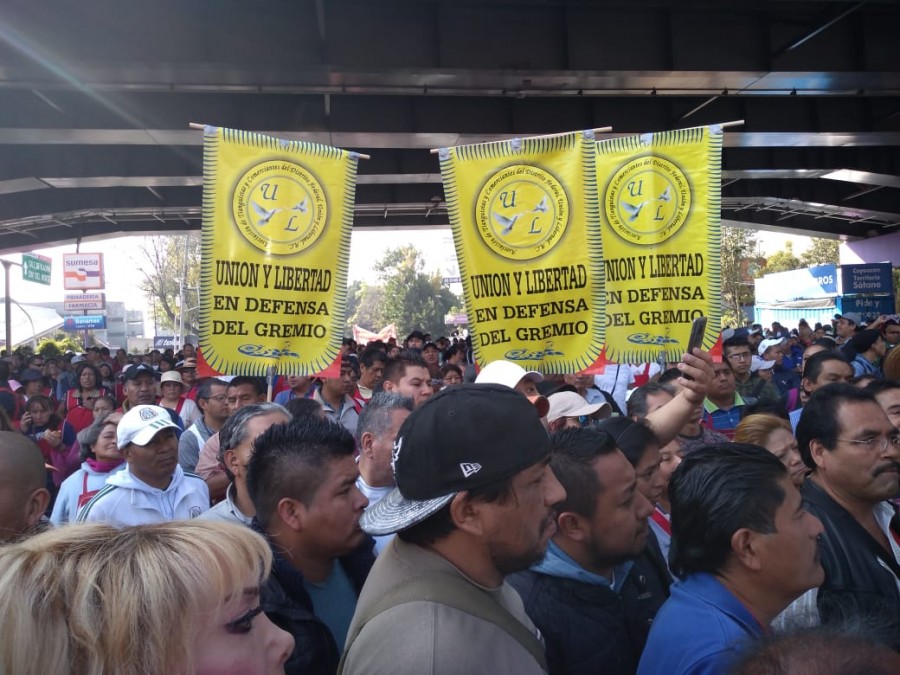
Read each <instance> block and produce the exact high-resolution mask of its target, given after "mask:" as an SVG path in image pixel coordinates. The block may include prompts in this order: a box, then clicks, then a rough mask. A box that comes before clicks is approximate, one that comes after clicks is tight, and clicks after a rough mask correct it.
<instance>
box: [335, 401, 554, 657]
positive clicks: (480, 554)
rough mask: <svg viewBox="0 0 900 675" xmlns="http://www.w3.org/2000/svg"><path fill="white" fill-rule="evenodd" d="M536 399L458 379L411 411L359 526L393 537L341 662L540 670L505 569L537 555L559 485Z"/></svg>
mask: <svg viewBox="0 0 900 675" xmlns="http://www.w3.org/2000/svg"><path fill="white" fill-rule="evenodd" d="M549 460H550V440H549V439H548V437H547V434H546V432H545V431H544V428H543V426H542V425H541V422H540V418H539V417H538V413H537V411H536V410H535V408H534V406H533V405H532V404H531V402H530V401H529V400H528V399H527V398H525V397H524V396H522V395H521V394H520V393H519V392H517V391H514V390H513V389H511V388H509V387H506V386H503V385H497V384H471V385H469V384H461V385H458V386H453V387H448V388H447V389H444V390H443V391H441V392H440V393H438V394H435V395H434V396H432V397H430V398H429V399H428V400H427V401H425V402H424V403H422V405H420V406H418V407H417V408H416V409H415V410H413V412H412V413H411V414H410V415H409V416H408V417H407V418H406V420H405V421H404V422H403V425H402V426H401V427H400V431H399V434H398V435H397V440H396V442H395V444H394V452H393V466H394V476H395V478H396V482H397V487H396V488H394V489H393V490H392V491H391V492H390V493H388V494H387V495H386V496H385V497H383V498H382V499H381V500H379V502H378V503H377V504H375V506H373V507H372V508H371V509H369V510H368V511H366V512H365V513H364V514H363V516H362V519H361V521H360V522H361V524H362V528H363V529H364V530H365V531H366V532H368V533H369V534H372V535H384V534H390V533H392V532H396V533H397V537H395V538H394V539H393V540H392V541H391V542H390V543H389V544H388V545H387V546H386V547H385V548H384V550H383V551H382V552H381V553H380V554H379V556H378V559H377V560H376V562H375V565H374V567H373V568H372V571H371V573H370V574H369V577H368V579H367V580H366V584H365V586H364V587H363V590H362V593H361V594H360V596H359V603H358V604H357V607H356V613H355V614H354V616H353V622H352V623H351V626H350V631H349V633H348V637H347V642H346V646H345V653H344V663H343V664H342V665H343V668H342V669H339V670H338V672H342V673H344V675H348V674H350V673H365V674H366V675H379V674H384V675H394V674H396V673H431V674H432V675H451V674H456V673H516V674H517V675H539V674H541V673H545V672H546V670H547V669H546V663H545V656H544V646H543V644H542V642H541V639H540V635H539V633H538V631H537V630H536V629H535V627H534V624H533V623H532V622H531V621H530V620H529V618H528V616H527V615H526V614H525V611H524V609H523V607H522V600H521V599H520V598H519V596H518V594H517V593H516V592H515V590H513V589H512V588H511V587H510V586H509V585H508V584H507V583H506V582H505V581H504V578H505V577H506V576H507V575H509V574H512V573H513V572H518V571H520V570H524V569H527V568H528V567H529V566H531V565H533V564H534V563H536V562H538V561H539V560H540V559H541V558H542V557H543V556H544V552H545V550H546V548H547V542H548V541H549V539H550V537H551V536H552V535H553V533H554V531H555V529H556V528H555V515H556V512H555V506H556V505H557V504H559V503H560V502H562V501H563V499H565V496H566V495H565V490H564V489H563V488H562V486H561V485H560V483H559V481H558V480H557V479H556V477H555V476H554V474H553V471H552V470H551V469H550V466H549Z"/></svg>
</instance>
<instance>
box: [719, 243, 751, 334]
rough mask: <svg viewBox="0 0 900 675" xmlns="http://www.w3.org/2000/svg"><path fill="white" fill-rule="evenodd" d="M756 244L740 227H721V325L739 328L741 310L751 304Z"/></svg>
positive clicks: (743, 318)
mask: <svg viewBox="0 0 900 675" xmlns="http://www.w3.org/2000/svg"><path fill="white" fill-rule="evenodd" d="M758 248H759V243H758V242H757V240H756V237H755V236H754V234H753V232H752V231H751V230H747V229H744V228H741V227H723V228H722V305H723V311H722V325H723V326H743V325H744V321H745V315H744V311H743V309H742V308H743V307H744V306H745V305H752V304H753V300H754V297H753V277H754V276H757V272H758V270H759V265H758V263H757V262H756V258H758Z"/></svg>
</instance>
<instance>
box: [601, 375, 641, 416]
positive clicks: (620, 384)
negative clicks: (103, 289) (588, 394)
mask: <svg viewBox="0 0 900 675" xmlns="http://www.w3.org/2000/svg"><path fill="white" fill-rule="evenodd" d="M594 384H595V385H597V387H599V388H600V389H602V390H603V391H605V392H607V393H609V394H612V397H613V399H615V401H616V404H617V405H618V406H619V408H620V409H621V411H622V412H623V413H624V412H625V407H626V406H627V405H628V388H629V387H630V386H631V385H633V384H634V366H629V365H628V364H627V363H620V364H615V363H611V364H609V365H608V366H606V370H605V371H604V372H603V374H602V375H594Z"/></svg>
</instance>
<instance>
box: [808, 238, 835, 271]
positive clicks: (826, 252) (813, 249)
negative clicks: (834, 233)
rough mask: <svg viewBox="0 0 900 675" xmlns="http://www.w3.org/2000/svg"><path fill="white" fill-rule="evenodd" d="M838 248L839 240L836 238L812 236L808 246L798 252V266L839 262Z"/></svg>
mask: <svg viewBox="0 0 900 675" xmlns="http://www.w3.org/2000/svg"><path fill="white" fill-rule="evenodd" d="M839 248H840V242H839V241H837V240H836V239H819V238H818V237H816V238H813V240H812V242H811V243H810V246H809V248H808V249H806V250H805V251H804V252H803V253H801V254H800V267H801V268H803V267H813V266H815V265H837V264H839V263H840V255H839V253H838V249H839Z"/></svg>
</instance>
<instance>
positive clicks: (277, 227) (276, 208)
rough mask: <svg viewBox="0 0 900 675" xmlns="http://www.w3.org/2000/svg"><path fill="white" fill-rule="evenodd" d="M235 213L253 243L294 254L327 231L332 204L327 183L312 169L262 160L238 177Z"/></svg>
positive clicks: (283, 162) (275, 252) (270, 251)
mask: <svg viewBox="0 0 900 675" xmlns="http://www.w3.org/2000/svg"><path fill="white" fill-rule="evenodd" d="M232 214H233V215H234V222H235V223H236V224H237V227H238V230H240V232H241V234H242V235H244V238H245V239H246V240H247V241H249V242H250V243H251V244H253V246H255V247H256V248H258V249H259V250H261V251H264V252H265V253H271V254H274V255H292V254H295V253H299V252H300V251H303V250H305V249H307V248H309V247H310V246H312V245H313V244H314V243H315V242H316V240H317V239H318V238H319V237H320V236H321V234H322V231H323V230H324V229H325V219H326V216H327V215H328V205H327V203H326V201H325V191H324V190H323V189H322V185H321V183H319V181H318V179H317V178H316V177H315V175H314V174H313V173H312V172H311V171H310V170H309V169H307V168H306V167H305V166H301V165H300V164H295V163H293V162H289V161H286V160H283V159H279V160H270V161H267V162H261V163H260V164H256V165H254V166H252V167H250V168H249V169H248V170H247V171H245V172H244V175H242V176H241V177H240V178H239V179H238V182H237V184H236V185H235V188H234V196H233V199H232Z"/></svg>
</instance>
